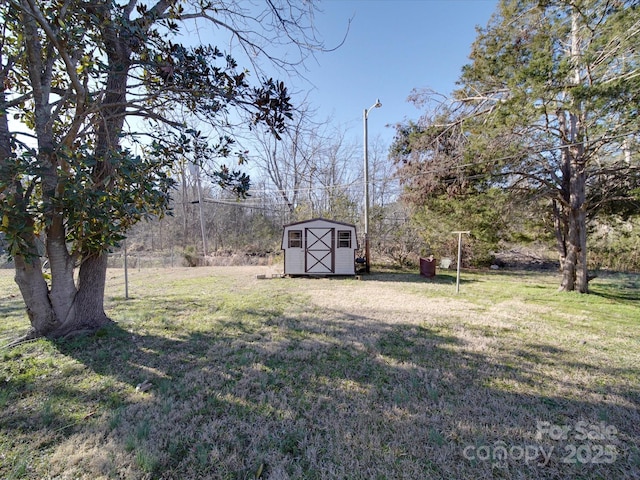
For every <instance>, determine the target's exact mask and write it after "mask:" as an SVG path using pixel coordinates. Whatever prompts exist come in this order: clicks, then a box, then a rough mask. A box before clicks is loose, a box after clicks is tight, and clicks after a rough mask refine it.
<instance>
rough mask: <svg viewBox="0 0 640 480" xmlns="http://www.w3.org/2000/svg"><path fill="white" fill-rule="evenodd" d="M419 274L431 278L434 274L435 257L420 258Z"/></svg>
mask: <svg viewBox="0 0 640 480" xmlns="http://www.w3.org/2000/svg"><path fill="white" fill-rule="evenodd" d="M420 275H422V276H423V277H427V278H431V277H435V276H436V259H435V258H433V257H429V258H421V259H420Z"/></svg>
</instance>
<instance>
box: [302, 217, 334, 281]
mask: <svg viewBox="0 0 640 480" xmlns="http://www.w3.org/2000/svg"><path fill="white" fill-rule="evenodd" d="M334 231H335V230H334V229H333V228H307V229H305V258H304V261H305V272H307V273H333V271H334V260H333V245H334V238H333V235H334Z"/></svg>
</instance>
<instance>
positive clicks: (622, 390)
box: [0, 267, 640, 480]
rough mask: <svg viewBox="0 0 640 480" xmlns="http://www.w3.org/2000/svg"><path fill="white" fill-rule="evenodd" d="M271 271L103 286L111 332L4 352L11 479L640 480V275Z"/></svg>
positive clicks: (174, 273) (156, 276)
mask: <svg viewBox="0 0 640 480" xmlns="http://www.w3.org/2000/svg"><path fill="white" fill-rule="evenodd" d="M275 271H276V270H271V269H270V267H206V268H204V267H203V268H192V269H188V268H174V269H157V270H155V269H154V270H139V271H138V270H135V271H131V272H130V273H129V280H130V284H129V294H130V297H131V298H129V299H125V298H124V291H125V290H124V277H123V272H122V271H121V270H109V272H108V291H107V310H108V314H109V315H110V316H111V317H112V318H113V319H114V320H115V322H116V323H115V325H114V326H113V327H112V328H109V329H106V330H105V331H101V332H99V333H98V334H97V335H95V336H93V337H90V338H81V339H75V340H71V341H65V342H50V341H45V340H39V341H36V342H32V343H28V344H24V345H21V346H19V347H17V348H13V349H6V348H3V349H1V350H0V355H2V359H1V363H0V478H3V479H18V478H28V479H44V478H51V479H60V480H63V479H92V480H97V479H191V478H194V479H196V478H198V479H200V478H211V479H256V478H261V479H274V480H275V479H565V478H572V479H638V478H640V411H639V406H640V348H639V347H640V309H639V308H638V307H639V306H640V294H639V293H638V291H639V290H638V287H639V286H640V278H639V277H638V276H633V275H610V276H606V277H604V278H600V279H597V280H596V281H594V282H593V292H594V294H592V295H588V296H584V295H573V294H560V293H557V292H556V286H557V283H558V278H557V277H555V276H553V275H549V274H540V273H505V272H500V273H488V272H477V273H472V272H466V273H464V277H463V280H464V281H463V283H462V285H461V292H460V294H458V295H456V294H455V279H454V277H453V276H452V274H451V273H448V272H445V273H442V272H440V274H439V275H438V277H436V278H435V279H432V280H427V279H424V278H422V277H420V276H418V275H417V274H414V273H406V272H405V273H394V272H386V273H374V274H372V275H370V276H365V277H364V278H363V280H360V281H358V280H355V279H351V278H340V279H329V278H325V279H305V278H291V279H290V278H273V279H265V280H259V279H257V278H256V275H257V274H266V275H267V276H270V274H271V273H274V272H275ZM12 275H13V274H12V272H11V271H6V270H5V271H0V315H1V316H2V318H3V322H2V324H1V325H0V345H2V344H6V343H7V342H8V341H9V339H10V338H11V337H12V336H13V335H15V333H16V331H17V330H19V329H24V328H25V327H26V323H25V322H26V319H25V318H26V317H25V315H24V312H23V308H22V305H21V302H20V297H19V295H18V290H17V287H16V286H15V284H14V283H13V280H12ZM136 387H139V388H138V389H137V388H136Z"/></svg>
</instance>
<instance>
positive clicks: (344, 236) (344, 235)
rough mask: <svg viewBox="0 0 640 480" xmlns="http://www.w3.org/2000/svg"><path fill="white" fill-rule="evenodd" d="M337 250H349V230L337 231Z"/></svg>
mask: <svg viewBox="0 0 640 480" xmlns="http://www.w3.org/2000/svg"><path fill="white" fill-rule="evenodd" d="M338 248H351V231H350V230H338Z"/></svg>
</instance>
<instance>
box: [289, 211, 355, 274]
mask: <svg viewBox="0 0 640 480" xmlns="http://www.w3.org/2000/svg"><path fill="white" fill-rule="evenodd" d="M357 249H358V239H357V237H356V227H355V225H351V224H349V223H343V222H336V221H333V220H326V219H324V218H314V219H312V220H305V221H302V222H295V223H290V224H289V225H285V226H284V232H283V234H282V250H284V274H285V275H355V273H356V270H355V255H356V250H357Z"/></svg>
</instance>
